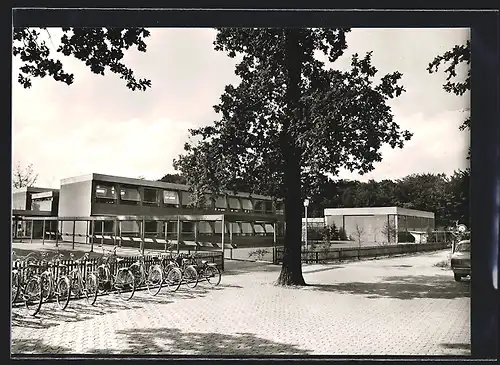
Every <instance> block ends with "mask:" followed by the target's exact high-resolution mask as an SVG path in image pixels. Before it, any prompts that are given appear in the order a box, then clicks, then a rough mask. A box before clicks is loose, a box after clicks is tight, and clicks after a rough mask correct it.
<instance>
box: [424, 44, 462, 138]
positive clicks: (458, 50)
mask: <svg viewBox="0 0 500 365" xmlns="http://www.w3.org/2000/svg"><path fill="white" fill-rule="evenodd" d="M462 64H465V65H467V75H466V76H465V79H463V80H460V79H458V78H457V76H458V74H457V67H459V66H460V65H462ZM444 65H447V67H446V68H445V69H444V73H445V74H446V82H445V83H444V85H443V89H444V90H445V91H446V92H449V93H453V94H455V95H457V96H462V95H463V94H465V92H467V91H470V41H469V40H467V42H465V44H460V45H456V46H455V47H453V48H452V49H451V50H448V51H446V52H445V53H443V54H442V55H438V56H436V57H435V58H434V60H432V62H430V63H429V65H428V67H427V71H428V72H429V73H434V72H437V71H438V70H439V67H440V66H444ZM466 129H470V118H466V119H465V120H464V122H463V123H462V124H461V125H460V130H466Z"/></svg>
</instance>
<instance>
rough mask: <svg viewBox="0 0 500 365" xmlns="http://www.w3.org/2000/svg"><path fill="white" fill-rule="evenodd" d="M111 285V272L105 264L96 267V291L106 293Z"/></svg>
mask: <svg viewBox="0 0 500 365" xmlns="http://www.w3.org/2000/svg"><path fill="white" fill-rule="evenodd" d="M110 286H111V273H110V272H109V268H108V267H107V266H104V265H101V266H99V267H98V268H97V291H98V292H99V293H106V292H107V291H108V290H109V289H110Z"/></svg>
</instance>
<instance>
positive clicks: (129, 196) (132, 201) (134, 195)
mask: <svg viewBox="0 0 500 365" xmlns="http://www.w3.org/2000/svg"><path fill="white" fill-rule="evenodd" d="M140 202H141V194H140V193H139V188H138V187H135V186H121V187H120V204H129V205H139V203H140Z"/></svg>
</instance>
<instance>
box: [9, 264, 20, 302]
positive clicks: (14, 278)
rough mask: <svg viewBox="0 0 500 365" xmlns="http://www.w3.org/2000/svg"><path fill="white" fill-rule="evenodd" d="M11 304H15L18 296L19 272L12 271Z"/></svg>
mask: <svg viewBox="0 0 500 365" xmlns="http://www.w3.org/2000/svg"><path fill="white" fill-rule="evenodd" d="M11 294H12V303H15V302H16V300H17V297H18V296H19V272H18V271H16V270H13V271H12V284H11Z"/></svg>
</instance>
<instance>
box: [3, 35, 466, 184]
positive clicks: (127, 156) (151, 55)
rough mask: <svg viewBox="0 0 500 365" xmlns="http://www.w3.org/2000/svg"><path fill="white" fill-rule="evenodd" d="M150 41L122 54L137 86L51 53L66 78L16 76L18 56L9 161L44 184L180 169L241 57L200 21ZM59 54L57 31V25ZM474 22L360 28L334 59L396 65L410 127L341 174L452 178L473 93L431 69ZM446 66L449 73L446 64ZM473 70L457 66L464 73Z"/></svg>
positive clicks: (395, 107) (404, 119)
mask: <svg viewBox="0 0 500 365" xmlns="http://www.w3.org/2000/svg"><path fill="white" fill-rule="evenodd" d="M150 31H151V36H150V37H148V38H146V44H147V52H146V53H142V52H138V51H135V50H129V51H126V52H127V53H126V56H125V58H124V60H125V63H126V65H127V66H129V67H131V68H132V69H133V70H134V72H135V74H136V76H137V77H138V78H148V79H150V80H151V81H152V88H151V89H148V90H147V91H145V92H140V91H131V90H129V89H127V88H126V87H125V82H123V80H121V79H120V78H119V77H118V76H117V75H115V74H111V73H109V74H107V75H105V76H100V75H94V74H93V73H92V72H91V71H90V70H88V69H87V68H86V66H85V65H83V64H81V62H80V61H77V60H75V59H72V58H69V57H65V56H63V55H61V54H56V53H55V52H54V54H55V55H56V56H57V58H59V59H60V60H61V61H62V62H63V65H64V68H65V70H66V71H67V72H72V73H74V74H75V80H74V83H73V84H72V85H71V86H68V85H66V84H64V83H61V82H56V81H54V80H53V79H51V78H44V79H39V78H37V79H33V80H32V82H33V86H32V87H31V88H30V89H24V88H23V87H22V86H21V85H20V84H18V83H17V76H18V68H19V67H20V65H21V62H20V61H19V60H18V59H17V58H14V57H13V67H12V69H13V75H12V77H13V83H12V85H13V87H12V116H13V119H12V159H13V164H16V163H20V165H21V166H24V167H25V166H27V165H29V164H33V168H34V170H35V171H36V172H37V173H38V180H37V183H36V185H37V186H41V187H51V188H58V187H59V185H60V180H61V179H64V178H68V177H72V176H78V175H83V174H89V173H101V174H108V175H118V176H125V177H140V176H142V177H144V178H146V179H151V180H156V179H160V178H161V177H162V176H163V175H165V174H166V173H174V172H175V170H174V169H173V166H172V161H173V159H174V158H177V157H178V155H179V154H181V153H182V152H183V146H184V143H185V142H186V141H187V140H188V137H189V133H188V129H190V128H196V127H199V126H203V125H209V124H211V123H213V121H214V120H216V119H217V114H215V112H214V111H213V105H215V104H218V102H219V98H220V95H221V94H222V93H223V91H224V87H225V86H226V85H227V84H235V85H236V84H237V83H238V82H239V81H238V78H237V77H236V76H235V74H234V66H235V64H236V62H237V60H235V59H230V58H229V57H227V56H226V54H225V53H223V52H220V51H215V50H214V49H213V41H214V40H215V35H216V31H215V30H212V29H206V28H205V29H197V28H180V29H175V28H169V29H168V28H155V29H151V30H150ZM50 34H51V39H52V41H47V44H48V45H49V47H50V48H51V50H52V51H55V49H56V47H57V45H58V43H57V38H58V34H60V33H58V30H57V29H50ZM469 37H470V31H469V29H458V28H454V29H453V28H440V29H429V28H426V29H424V28H419V29H410V28H405V29H388V28H380V29H367V28H363V29H353V30H352V31H351V32H350V33H348V35H347V43H348V49H347V50H346V52H345V54H344V55H343V56H342V57H341V58H340V59H339V60H337V61H336V62H335V64H333V65H330V64H329V65H328V67H335V68H338V69H341V70H347V69H348V67H349V65H350V58H351V56H352V54H354V53H358V54H359V55H360V56H362V55H364V54H365V53H366V52H369V51H373V55H372V64H373V65H374V66H375V67H376V68H377V69H378V70H379V74H378V76H383V75H385V74H386V73H391V72H394V71H399V72H401V73H402V74H403V78H402V80H401V84H403V85H404V87H405V89H406V90H407V91H406V92H405V93H403V94H402V96H401V97H399V98H397V99H394V100H391V102H390V104H389V105H390V106H391V108H392V112H393V114H394V120H395V121H396V122H397V123H398V124H399V125H400V126H401V128H402V129H407V130H409V131H411V132H413V133H414V135H413V137H412V139H411V140H410V141H409V142H407V143H406V144H405V146H404V148H403V149H399V148H396V149H391V148H390V146H384V147H382V149H381V152H382V158H383V161H382V162H379V163H376V164H375V165H374V167H375V169H374V170H373V171H372V172H370V173H368V174H365V175H362V176H360V175H358V174H356V173H350V172H348V171H345V170H341V172H340V173H339V175H338V176H337V178H345V179H356V180H361V181H367V180H369V179H374V180H377V181H379V180H382V179H397V178H401V177H404V176H406V175H409V174H413V173H445V174H448V175H449V174H452V173H453V172H454V171H455V170H457V169H464V168H466V167H467V166H468V162H467V160H466V158H465V157H466V155H467V150H468V147H469V133H468V132H464V131H460V130H459V128H458V127H459V125H460V124H461V123H462V121H463V120H464V119H465V118H466V117H467V116H468V115H467V113H468V112H467V110H468V108H469V103H470V94H469V93H468V92H467V93H466V94H464V95H463V96H461V97H458V96H456V95H454V94H449V93H447V92H445V91H444V90H443V89H442V85H443V83H444V82H445V78H446V76H445V74H444V73H443V72H438V73H434V74H429V73H428V72H427V70H426V68H427V65H428V64H429V62H431V61H432V60H433V59H434V57H435V56H436V55H439V54H442V53H444V52H445V51H447V50H449V49H451V48H453V46H454V45H456V44H462V43H465V41H466V40H467V39H469ZM440 70H442V69H440ZM466 70H467V69H466V68H465V67H462V68H460V70H459V71H460V73H459V75H458V76H459V79H460V80H463V78H464V77H465V72H466Z"/></svg>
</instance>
